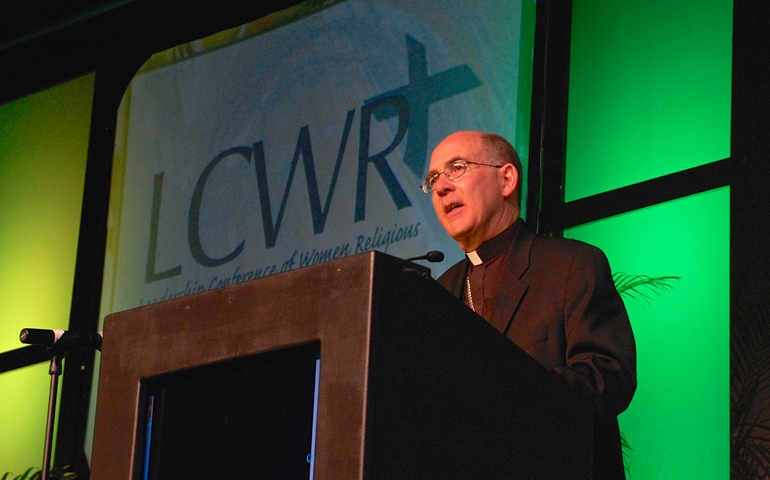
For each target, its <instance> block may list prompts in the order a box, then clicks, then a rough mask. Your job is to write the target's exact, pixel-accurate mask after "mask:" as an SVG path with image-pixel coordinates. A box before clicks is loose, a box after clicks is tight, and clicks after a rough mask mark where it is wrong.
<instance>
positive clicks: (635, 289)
mask: <svg viewBox="0 0 770 480" xmlns="http://www.w3.org/2000/svg"><path fill="white" fill-rule="evenodd" d="M681 279H682V277H677V276H673V275H667V276H661V277H649V276H647V275H632V274H629V273H624V272H615V273H613V274H612V280H613V282H614V283H615V288H616V289H617V291H618V293H619V294H620V295H621V297H626V298H629V299H631V300H634V301H637V302H639V301H640V300H644V301H645V302H647V304H649V303H651V302H652V300H653V299H654V298H655V297H656V296H657V297H660V296H661V294H662V293H664V292H670V291H673V290H674V288H675V287H674V283H676V282H678V281H679V280H681Z"/></svg>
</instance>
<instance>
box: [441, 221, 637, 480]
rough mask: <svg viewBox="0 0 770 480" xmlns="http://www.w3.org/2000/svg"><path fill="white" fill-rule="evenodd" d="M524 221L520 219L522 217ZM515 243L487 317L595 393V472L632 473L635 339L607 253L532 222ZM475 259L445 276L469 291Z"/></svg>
mask: <svg viewBox="0 0 770 480" xmlns="http://www.w3.org/2000/svg"><path fill="white" fill-rule="evenodd" d="M519 221H521V220H519ZM522 227H523V228H521V229H519V232H518V233H517V235H516V239H515V240H514V242H513V244H512V245H511V246H510V250H509V252H508V257H507V263H506V266H505V268H504V269H503V270H504V271H503V274H502V275H503V278H501V280H500V283H499V285H501V286H504V289H503V288H500V289H499V291H498V292H496V294H495V295H494V298H493V301H492V304H491V305H488V304H485V307H484V309H485V316H486V317H487V318H486V320H487V321H488V322H489V323H491V324H492V325H494V326H495V327H496V328H497V329H498V330H500V331H501V332H503V333H505V334H506V335H507V336H508V337H509V338H510V339H511V340H513V342H514V343H516V344H517V345H518V346H519V347H521V348H522V349H523V350H524V351H526V352H527V353H528V354H530V355H531V356H532V357H534V358H535V359H536V360H538V361H539V362H540V363H541V364H543V365H545V366H546V367H548V368H550V369H552V370H554V371H556V372H558V373H559V374H560V375H561V376H562V377H563V378H564V379H565V380H566V381H567V382H568V383H569V384H571V385H573V386H574V387H575V388H576V389H578V390H579V391H580V392H581V393H582V394H583V395H584V396H585V398H587V399H588V401H589V402H590V404H591V405H592V408H593V413H594V478H596V479H600V478H601V479H605V478H606V479H618V478H625V473H624V470H623V459H622V453H621V447H620V433H619V430H618V423H617V415H618V414H619V413H620V412H622V411H623V410H625V409H626V407H627V406H628V404H629V402H630V401H631V397H632V396H633V394H634V391H635V390H636V347H635V343H634V337H633V334H632V332H631V325H630V323H629V321H628V315H627V314H626V309H625V307H624V305H623V302H622V300H621V299H620V296H619V295H618V293H617V290H616V289H615V286H614V283H613V281H612V275H611V272H610V268H609V263H608V262H607V258H606V256H605V255H604V253H603V252H602V251H601V250H599V249H598V248H596V247H593V246H591V245H588V244H585V243H582V242H578V241H574V240H567V239H563V238H544V237H539V236H535V235H534V234H533V233H532V232H530V231H529V230H528V229H527V228H526V226H522ZM469 266H470V262H469V261H468V259H467V258H466V259H465V260H463V261H461V262H459V263H457V264H456V265H454V266H452V267H451V268H450V269H449V270H447V271H446V273H444V274H443V275H442V276H441V277H440V278H439V282H440V283H441V284H442V285H444V287H446V288H447V289H449V290H450V291H451V292H453V293H454V294H455V295H456V296H457V297H458V298H460V299H462V298H463V288H464V285H465V277H466V274H467V271H468V268H469Z"/></svg>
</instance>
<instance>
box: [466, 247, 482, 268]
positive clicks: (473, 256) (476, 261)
mask: <svg viewBox="0 0 770 480" xmlns="http://www.w3.org/2000/svg"><path fill="white" fill-rule="evenodd" d="M465 255H466V256H467V257H468V260H470V261H471V263H472V264H473V265H474V266H479V265H481V264H482V263H484V262H483V261H482V260H481V257H479V254H478V253H476V250H474V251H472V252H466V253H465Z"/></svg>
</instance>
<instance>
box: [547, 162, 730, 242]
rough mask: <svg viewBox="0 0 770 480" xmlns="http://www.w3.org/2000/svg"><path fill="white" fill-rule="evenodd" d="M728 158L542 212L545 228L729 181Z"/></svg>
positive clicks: (558, 227)
mask: <svg viewBox="0 0 770 480" xmlns="http://www.w3.org/2000/svg"><path fill="white" fill-rule="evenodd" d="M730 165H731V162H730V159H729V158H727V159H724V160H719V161H716V162H713V163H708V164H706V165H702V166H700V167H695V168H691V169H688V170H683V171H681V172H677V173H672V174H670V175H665V176H663V177H658V178H655V179H653V180H648V181H646V182H641V183H636V184H634V185H630V186H628V187H623V188H618V189H616V190H611V191H609V192H605V193H600V194H598V195H593V196H590V197H586V198H581V199H579V200H574V201H572V202H568V203H564V204H562V205H561V206H560V207H558V208H554V209H553V210H552V211H551V212H543V217H544V219H545V220H546V224H547V226H548V230H551V231H558V230H563V229H565V228H570V227H575V226H577V225H583V224H585V223H589V222H593V221H596V220H601V219H603V218H607V217H612V216H614V215H619V214H621V213H626V212H630V211H632V210H637V209H640V208H645V207H649V206H652V205H657V204H659V203H663V202H668V201H670V200H676V199H677V198H682V197H686V196H689V195H694V194H696V193H701V192H705V191H708V190H712V189H714V188H719V187H724V186H726V185H729V184H730V179H731V168H730Z"/></svg>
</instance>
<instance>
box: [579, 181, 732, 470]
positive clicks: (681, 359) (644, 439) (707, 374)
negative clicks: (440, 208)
mask: <svg viewBox="0 0 770 480" xmlns="http://www.w3.org/2000/svg"><path fill="white" fill-rule="evenodd" d="M564 236H565V237H569V238H576V239H578V240H582V241H585V242H587V243H590V244H592V245H596V246H598V247H599V248H601V249H602V250H604V252H605V253H606V254H607V257H608V258H609V261H610V266H611V268H612V271H613V273H615V272H624V273H627V274H633V275H647V276H650V277H660V276H677V277H681V279H680V280H678V281H675V280H672V281H670V282H669V284H670V286H671V288H670V289H653V288H643V289H642V290H641V291H640V292H639V293H637V294H636V295H635V296H634V297H633V298H632V297H628V296H625V298H624V301H625V304H626V308H627V309H628V314H629V317H630V318H631V325H632V327H633V330H634V336H635V338H636V344H637V355H638V382H639V386H638V389H637V392H636V395H635V396H634V399H633V401H632V402H631V406H630V407H629V408H628V410H627V411H626V412H624V413H623V414H621V416H620V429H621V432H622V433H623V435H624V436H625V438H626V440H627V441H628V442H629V444H630V446H631V448H632V449H633V451H632V452H631V456H630V460H631V462H630V466H631V470H630V472H631V475H630V476H629V478H631V479H633V480H643V479H688V478H692V479H701V480H705V479H715V480H716V479H726V478H729V477H730V470H729V467H730V391H729V388H730V369H729V366H730V336H729V332H730V314H729V306H730V301H729V292H730V288H729V287H730V277H729V273H730V271H729V269H730V265H729V255H730V243H729V240H730V190H729V187H724V188H721V189H717V190H712V191H709V192H705V193H701V194H698V195H693V196H690V197H684V198H681V199H678V200H674V201H671V202H667V203H664V204H661V205H656V206H653V207H648V208H645V209H641V210H637V211H634V212H630V213H626V214H623V215H618V216H616V217H611V218H608V219H605V220H601V221H597V222H593V223H590V224H586V225H582V226H580V227H576V228H573V229H570V230H568V231H565V233H564ZM642 294H644V296H643V295H642Z"/></svg>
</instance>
